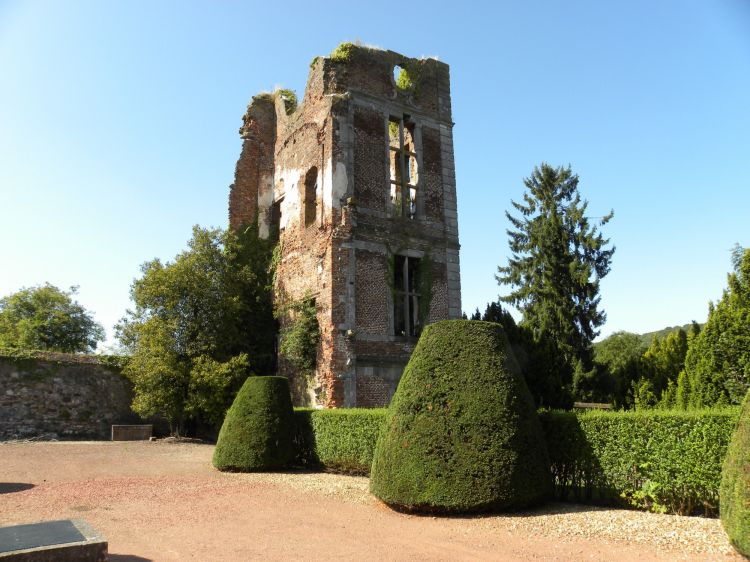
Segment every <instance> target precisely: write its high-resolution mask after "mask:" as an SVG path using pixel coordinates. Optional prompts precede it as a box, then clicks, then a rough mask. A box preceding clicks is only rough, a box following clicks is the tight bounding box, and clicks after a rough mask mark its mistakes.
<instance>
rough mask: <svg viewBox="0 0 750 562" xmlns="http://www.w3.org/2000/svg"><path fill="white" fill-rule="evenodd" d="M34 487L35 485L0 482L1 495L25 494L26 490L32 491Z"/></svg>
mask: <svg viewBox="0 0 750 562" xmlns="http://www.w3.org/2000/svg"><path fill="white" fill-rule="evenodd" d="M33 487H34V484H28V483H26V482H0V494H12V493H13V492H23V491H24V490H31V488H33Z"/></svg>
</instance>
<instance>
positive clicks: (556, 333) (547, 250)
mask: <svg viewBox="0 0 750 562" xmlns="http://www.w3.org/2000/svg"><path fill="white" fill-rule="evenodd" d="M524 184H525V186H526V191H525V192H524V194H523V202H522V203H517V202H515V201H512V202H511V203H512V205H513V207H514V208H515V209H516V211H518V212H519V213H520V215H518V216H513V215H512V214H511V213H510V212H506V217H507V218H508V220H509V221H510V223H511V226H512V228H511V229H509V230H508V231H507V232H508V237H509V245H510V249H511V252H512V256H511V257H510V258H509V259H508V264H507V266H504V267H502V266H501V267H498V275H497V276H496V278H497V281H498V283H499V284H501V285H510V286H511V287H512V290H511V292H510V294H508V295H506V296H504V297H501V300H502V301H503V302H506V303H509V304H511V305H513V306H515V307H517V308H518V309H519V310H520V311H521V313H522V314H523V321H522V325H523V326H525V327H527V328H528V329H529V330H531V333H532V334H533V337H534V339H535V340H536V341H541V340H542V339H543V338H546V339H548V340H549V341H551V342H552V343H553V345H554V347H555V349H556V351H557V353H558V354H559V355H560V356H561V357H562V358H563V359H564V361H565V364H567V366H568V369H567V372H566V373H562V377H563V381H564V383H566V384H570V383H571V382H572V380H571V379H572V373H573V371H574V370H575V369H576V368H577V366H578V364H579V362H580V363H581V364H582V365H583V368H584V371H588V370H590V369H591V367H592V350H591V342H592V341H593V339H594V338H595V337H596V336H597V335H598V333H599V332H598V331H597V328H598V327H599V326H601V325H602V324H603V323H604V321H605V319H606V315H605V313H604V311H602V310H599V302H600V297H599V281H600V279H602V278H603V277H604V276H605V275H607V273H609V269H610V262H611V260H612V255H613V253H614V247H608V246H607V245H608V244H609V240H608V239H605V238H604V237H603V236H602V234H601V233H600V232H599V230H598V227H597V225H592V223H591V222H590V218H589V217H587V216H586V209H587V206H588V202H587V201H585V200H582V199H581V195H580V193H579V192H578V176H577V175H575V174H573V172H572V170H571V169H570V167H567V168H562V167H558V168H553V167H552V166H550V165H548V164H546V163H543V164H541V166H538V167H535V168H534V170H533V172H532V174H531V176H530V177H528V178H526V179H524ZM612 216H613V213H609V214H608V215H606V216H604V217H602V218H601V219H600V220H599V221H598V226H603V225H605V224H606V223H607V222H609V220H610V219H611V218H612Z"/></svg>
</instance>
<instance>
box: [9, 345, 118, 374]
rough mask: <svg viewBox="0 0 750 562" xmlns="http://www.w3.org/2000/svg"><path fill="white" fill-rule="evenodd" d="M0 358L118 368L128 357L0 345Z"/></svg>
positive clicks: (31, 362) (20, 361)
mask: <svg viewBox="0 0 750 562" xmlns="http://www.w3.org/2000/svg"><path fill="white" fill-rule="evenodd" d="M0 359H5V360H8V361H13V362H14V363H26V364H33V363H36V362H37V361H42V362H44V363H45V364H47V365H87V364H88V365H100V366H102V367H109V368H111V369H118V370H119V369H122V368H123V367H124V366H125V365H126V363H127V362H128V359H129V358H128V357H124V356H120V355H86V354H83V353H80V354H79V353H63V352H59V351H46V350H37V349H15V348H7V347H0Z"/></svg>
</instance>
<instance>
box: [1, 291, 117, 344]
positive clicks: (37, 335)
mask: <svg viewBox="0 0 750 562" xmlns="http://www.w3.org/2000/svg"><path fill="white" fill-rule="evenodd" d="M77 291H78V288H77V287H71V288H70V290H69V291H62V290H60V289H58V288H57V287H55V286H54V285H50V284H49V283H45V284H44V285H39V286H37V287H30V288H24V289H21V290H20V291H18V292H16V293H13V294H11V295H9V296H7V297H3V298H2V299H0V346H2V347H11V348H16V349H43V350H49V351H62V352H67V353H90V352H92V351H94V350H95V349H96V346H97V344H98V342H100V341H103V340H104V328H103V327H102V325H101V324H99V323H98V322H96V321H95V320H94V318H93V317H92V314H91V313H90V312H89V311H87V310H86V309H85V308H84V307H83V306H82V305H81V304H79V303H78V302H76V301H75V300H73V296H74V295H75V294H76V293H77Z"/></svg>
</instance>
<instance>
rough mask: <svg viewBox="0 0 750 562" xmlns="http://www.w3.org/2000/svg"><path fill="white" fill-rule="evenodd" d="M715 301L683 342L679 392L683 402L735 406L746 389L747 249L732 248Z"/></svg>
mask: <svg viewBox="0 0 750 562" xmlns="http://www.w3.org/2000/svg"><path fill="white" fill-rule="evenodd" d="M732 262H733V265H734V271H732V272H731V273H730V274H729V275H728V276H727V285H728V286H727V288H726V289H725V290H724V294H723V296H722V297H721V300H720V301H719V302H717V303H716V304H713V303H709V309H708V320H707V321H706V324H705V326H703V329H702V330H701V332H700V333H699V334H698V335H697V336H695V337H693V338H691V339H690V340H689V343H688V351H687V357H686V359H685V371H686V373H687V377H684V380H683V385H684V386H686V387H687V389H683V390H682V392H683V394H684V393H685V392H686V391H687V392H688V393H689V397H690V398H689V406H690V407H694V408H703V407H710V406H716V405H724V404H739V403H741V402H742V399H743V397H744V395H745V393H746V392H747V390H748V387H750V249H744V248H742V247H740V246H736V247H735V249H734V251H733V253H732Z"/></svg>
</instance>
